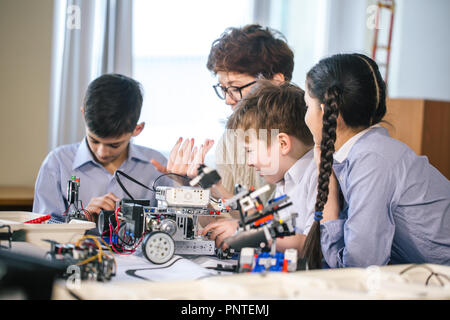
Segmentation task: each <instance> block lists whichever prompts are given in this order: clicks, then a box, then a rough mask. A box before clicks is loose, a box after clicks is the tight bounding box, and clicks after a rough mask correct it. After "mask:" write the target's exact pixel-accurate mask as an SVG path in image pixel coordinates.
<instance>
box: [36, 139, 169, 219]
mask: <svg viewBox="0 0 450 320" xmlns="http://www.w3.org/2000/svg"><path fill="white" fill-rule="evenodd" d="M151 159H155V160H157V161H159V162H160V163H161V164H163V165H166V163H167V160H166V158H165V157H164V156H163V155H162V154H161V153H159V152H158V151H156V150H153V149H150V148H146V147H143V146H138V145H135V144H133V143H131V142H130V144H129V149H128V158H127V159H126V160H125V161H124V162H123V163H122V165H121V166H120V168H119V170H120V171H122V172H124V173H126V174H127V175H129V176H131V177H133V178H134V179H136V180H137V181H139V182H141V183H143V184H144V185H146V186H148V187H150V188H152V186H153V182H154V181H155V179H156V178H157V177H158V176H160V175H161V173H160V172H159V171H157V170H156V169H155V168H154V166H153V165H152V164H151V162H150V160H151ZM72 176H77V177H78V178H80V188H79V200H81V201H82V204H83V206H84V207H86V206H87V204H88V203H89V202H90V200H91V199H92V198H94V197H100V196H103V195H105V194H107V193H109V192H112V193H113V194H115V195H116V196H117V197H118V198H120V199H122V198H129V197H128V196H127V195H126V193H125V192H124V191H123V190H122V188H121V187H120V185H119V184H118V182H117V179H116V177H115V176H114V175H113V174H111V173H109V172H108V171H107V170H106V169H105V168H104V167H103V166H102V165H101V164H100V163H98V162H97V161H95V160H94V157H93V156H92V153H91V151H90V149H89V147H88V144H87V142H86V138H85V139H83V141H81V142H79V143H75V144H71V145H64V146H60V147H58V148H56V149H55V150H53V151H51V152H50V153H49V154H48V156H47V157H46V159H45V160H44V162H43V163H42V165H41V168H40V170H39V174H38V177H37V180H36V186H35V194H34V203H33V212H37V213H44V214H52V216H53V217H54V218H55V219H57V220H62V215H63V213H64V212H65V211H66V209H67V206H68V201H67V182H68V181H69V180H70V178H71V177H72ZM119 179H120V181H121V182H122V184H123V185H124V186H125V188H126V189H127V190H128V192H129V193H130V194H131V196H132V197H133V198H134V199H148V200H151V205H152V206H153V205H156V200H155V195H154V193H153V192H151V191H150V190H147V189H145V188H143V187H142V186H139V185H137V184H135V183H133V182H131V181H129V180H128V179H126V178H125V177H123V176H120V177H119ZM156 185H172V180H171V179H170V178H168V177H162V178H160V179H158V181H157V183H156Z"/></svg>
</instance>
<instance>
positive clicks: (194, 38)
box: [133, 0, 253, 165]
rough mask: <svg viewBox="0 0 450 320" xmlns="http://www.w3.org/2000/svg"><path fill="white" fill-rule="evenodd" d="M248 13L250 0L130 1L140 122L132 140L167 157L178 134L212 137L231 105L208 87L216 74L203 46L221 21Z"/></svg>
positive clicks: (243, 19)
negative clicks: (140, 95)
mask: <svg viewBox="0 0 450 320" xmlns="http://www.w3.org/2000/svg"><path fill="white" fill-rule="evenodd" d="M252 17H253V0H228V1H215V0H196V1H180V0H179V1H177V0H165V1H147V0H135V1H134V7H133V77H134V78H135V79H136V80H137V81H139V82H140V83H141V84H142V86H143V88H144V105H143V109H142V113H141V121H145V123H146V127H145V129H144V131H143V132H142V133H141V134H140V135H139V136H138V137H136V138H135V140H134V141H135V142H136V143H137V144H141V145H145V146H148V147H150V148H153V149H156V150H158V151H160V152H162V153H163V154H164V155H165V156H166V157H167V156H168V154H169V152H170V150H171V149H172V147H173V145H174V144H175V142H176V140H177V139H178V138H179V137H183V138H194V139H195V141H196V145H200V144H201V143H203V141H204V140H205V139H206V138H210V139H214V141H215V142H216V143H217V141H218V139H219V138H220V136H221V135H222V133H223V131H224V124H225V121H226V118H227V117H228V116H229V115H230V114H231V107H229V106H227V105H226V104H225V103H224V102H223V101H222V100H220V99H218V98H217V96H216V94H215V93H214V90H213V88H212V85H214V84H216V83H217V79H216V78H215V77H214V76H213V75H212V74H211V73H210V71H209V70H208V69H207V68H206V62H207V58H208V54H209V50H210V48H211V44H212V42H213V41H214V40H215V39H217V38H218V37H219V36H220V35H221V34H222V33H223V31H224V30H225V29H226V28H227V27H231V26H243V25H245V24H249V23H252ZM214 153H215V150H214V148H213V149H212V150H211V151H210V152H209V153H208V157H207V159H206V163H207V164H209V165H213V162H214Z"/></svg>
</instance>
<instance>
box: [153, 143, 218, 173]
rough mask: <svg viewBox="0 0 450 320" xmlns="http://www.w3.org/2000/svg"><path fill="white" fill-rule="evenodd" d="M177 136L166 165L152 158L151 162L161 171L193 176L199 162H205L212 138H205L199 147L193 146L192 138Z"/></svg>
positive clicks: (211, 144)
mask: <svg viewBox="0 0 450 320" xmlns="http://www.w3.org/2000/svg"><path fill="white" fill-rule="evenodd" d="M182 142H183V138H179V139H178V141H177V142H176V143H175V146H174V147H173V148H172V150H171V152H170V155H169V160H168V162H167V167H164V166H163V165H161V164H160V163H159V162H158V161H156V160H154V159H152V160H151V163H152V164H153V165H154V166H155V168H156V169H157V170H158V171H159V172H161V173H175V174H179V175H183V176H189V177H191V178H192V177H195V176H196V175H197V169H198V167H199V165H200V164H202V163H204V162H205V156H206V153H207V152H208V151H209V150H210V149H211V147H212V146H213V144H214V140H211V139H206V140H205V143H204V144H203V145H201V146H200V148H197V147H194V139H186V140H185V141H184V142H183V144H182Z"/></svg>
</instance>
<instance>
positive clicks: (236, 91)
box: [213, 80, 256, 101]
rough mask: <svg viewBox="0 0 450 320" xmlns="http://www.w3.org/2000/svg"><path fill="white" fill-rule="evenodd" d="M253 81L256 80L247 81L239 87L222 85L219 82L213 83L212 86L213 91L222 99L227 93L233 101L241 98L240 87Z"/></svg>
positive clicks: (247, 85) (244, 86)
mask: <svg viewBox="0 0 450 320" xmlns="http://www.w3.org/2000/svg"><path fill="white" fill-rule="evenodd" d="M255 83H256V80H255V81H252V82H249V83H247V84H244V85H243V86H241V87H236V86H229V87H223V86H222V85H221V84H220V83H218V84H215V85H213V88H214V91H215V92H216V94H217V96H218V97H219V98H220V99H222V100H225V99H226V95H227V94H228V95H229V96H230V97H231V99H233V100H234V101H240V100H241V99H242V89H244V88H247V87H249V86H251V85H252V84H255Z"/></svg>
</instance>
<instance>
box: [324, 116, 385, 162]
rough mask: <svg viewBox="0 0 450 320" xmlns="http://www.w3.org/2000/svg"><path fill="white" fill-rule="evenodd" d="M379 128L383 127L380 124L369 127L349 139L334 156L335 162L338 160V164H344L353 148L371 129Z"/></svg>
mask: <svg viewBox="0 0 450 320" xmlns="http://www.w3.org/2000/svg"><path fill="white" fill-rule="evenodd" d="M378 127H381V125H380V124H379V123H377V124H374V125H373V126H371V127H368V128H367V129H364V130H363V131H361V132H358V133H357V134H355V135H354V136H353V137H351V138H350V139H348V140H347V142H346V143H344V145H343V146H342V147H340V148H339V150H338V151H336V152H335V153H334V155H333V157H334V160H336V161H337V162H342V161H344V160H345V159H347V156H348V153H349V152H350V150H351V148H352V147H353V145H354V144H355V143H356V141H358V140H359V139H360V138H361V137H362V136H363V135H364V134H366V133H367V132H368V131H369V130H370V129H373V128H378Z"/></svg>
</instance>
